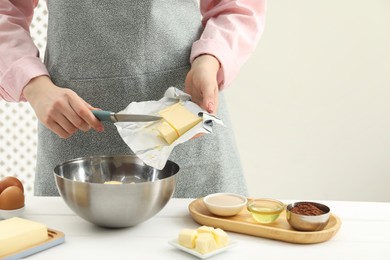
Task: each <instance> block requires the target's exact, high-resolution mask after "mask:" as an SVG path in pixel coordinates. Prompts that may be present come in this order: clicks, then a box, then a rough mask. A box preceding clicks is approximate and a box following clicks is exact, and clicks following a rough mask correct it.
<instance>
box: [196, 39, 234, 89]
mask: <svg viewBox="0 0 390 260" xmlns="http://www.w3.org/2000/svg"><path fill="white" fill-rule="evenodd" d="M202 54H210V55H213V56H214V57H216V58H217V59H218V60H219V62H220V64H221V68H220V69H219V71H218V74H217V81H218V85H219V89H220V90H222V89H224V88H225V87H226V86H228V85H229V84H230V83H231V82H232V81H233V79H234V78H235V77H236V76H237V74H238V64H236V62H235V60H236V59H235V56H234V53H233V52H232V51H231V49H230V48H229V47H228V46H226V45H225V44H223V43H221V42H218V41H217V40H214V39H201V40H198V41H196V42H194V44H193V45H192V49H191V55H190V62H191V63H192V62H193V61H194V59H195V58H196V57H198V56H199V55H202Z"/></svg>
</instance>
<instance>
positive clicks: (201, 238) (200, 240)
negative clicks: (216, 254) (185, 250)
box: [195, 233, 217, 254]
mask: <svg viewBox="0 0 390 260" xmlns="http://www.w3.org/2000/svg"><path fill="white" fill-rule="evenodd" d="M195 250H196V251H198V252H199V253H201V254H207V253H209V252H212V251H214V250H217V243H216V242H215V239H214V236H213V235H212V234H211V233H200V234H198V237H197V238H196V241H195Z"/></svg>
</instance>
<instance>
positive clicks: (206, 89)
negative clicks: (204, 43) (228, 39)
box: [184, 54, 220, 114]
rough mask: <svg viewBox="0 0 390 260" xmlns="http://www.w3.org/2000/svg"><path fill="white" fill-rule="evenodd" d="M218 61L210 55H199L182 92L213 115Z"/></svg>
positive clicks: (216, 91)
mask: <svg viewBox="0 0 390 260" xmlns="http://www.w3.org/2000/svg"><path fill="white" fill-rule="evenodd" d="M219 68H220V64H219V61H218V60H217V59H216V58H215V57H214V56H212V55H207V54H205V55H201V56H199V57H197V58H196V59H195V60H194V61H193V62H192V65H191V69H190V71H189V72H188V74H187V77H186V80H185V88H184V91H185V92H186V93H188V94H190V95H191V98H192V101H193V102H195V103H196V104H198V105H199V106H200V107H201V108H202V109H204V110H206V111H207V112H209V113H211V114H215V113H216V112H217V109H218V91H219V88H218V82H217V73H218V70H219Z"/></svg>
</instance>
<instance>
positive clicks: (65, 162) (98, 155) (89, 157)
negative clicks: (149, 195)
mask: <svg viewBox="0 0 390 260" xmlns="http://www.w3.org/2000/svg"><path fill="white" fill-rule="evenodd" d="M115 157H117V158H123V157H124V158H126V157H131V158H135V159H137V161H139V164H140V165H143V166H147V167H150V168H152V169H156V170H159V169H157V168H154V167H152V166H150V165H147V164H146V163H145V162H143V161H142V160H141V159H140V158H139V157H138V156H137V155H136V154H112V155H109V154H96V155H89V156H82V157H77V158H73V159H69V160H66V161H63V162H61V163H58V164H57V165H55V166H54V168H53V170H52V173H53V175H54V177H55V179H57V178H59V179H63V180H64V181H69V182H74V183H80V184H86V185H107V186H114V185H108V184H105V183H99V182H85V181H79V180H72V179H70V178H66V177H64V176H63V175H61V174H59V173H58V169H59V168H60V167H63V166H64V165H68V164H71V163H75V162H77V161H80V160H91V159H94V158H115ZM168 164H170V165H172V166H171V167H175V168H177V169H176V172H175V173H174V174H172V175H171V176H168V177H166V178H163V179H156V180H153V181H150V182H159V181H164V180H168V179H170V178H176V175H177V174H178V173H179V171H180V166H179V165H178V164H177V163H175V162H173V161H171V160H167V162H166V164H165V166H164V168H163V169H161V170H159V171H163V170H164V169H165V167H168ZM150 182H139V183H136V184H138V185H141V184H148V183H150ZM121 185H134V183H122V184H121Z"/></svg>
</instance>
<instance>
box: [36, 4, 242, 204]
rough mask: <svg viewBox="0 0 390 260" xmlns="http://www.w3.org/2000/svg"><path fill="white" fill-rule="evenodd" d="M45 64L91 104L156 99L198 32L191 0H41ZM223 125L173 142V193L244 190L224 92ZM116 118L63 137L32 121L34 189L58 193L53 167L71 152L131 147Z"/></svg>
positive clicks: (183, 70)
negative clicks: (44, 3) (101, 127)
mask: <svg viewBox="0 0 390 260" xmlns="http://www.w3.org/2000/svg"><path fill="white" fill-rule="evenodd" d="M48 13H49V27H48V34H47V35H48V40H47V47H46V54H45V64H46V66H47V68H48V70H49V73H50V76H51V78H52V80H53V82H54V83H55V84H56V85H57V86H61V87H66V88H70V89H72V90H74V91H75V92H76V93H77V94H78V95H80V96H81V97H82V98H83V99H85V100H86V101H87V102H89V103H90V104H91V105H93V106H95V107H99V108H102V109H105V110H111V111H120V110H123V109H124V108H125V107H126V106H128V105H129V104H130V103H131V102H133V101H146V100H158V99H160V98H161V97H162V96H163V95H164V92H165V90H166V89H167V88H169V87H170V86H174V87H177V88H179V89H183V88H184V80H185V76H186V74H187V72H188V71H189V69H190V64H189V55H190V49H191V45H192V43H193V42H194V41H196V40H197V39H198V38H199V36H200V33H201V30H202V26H201V20H200V15H199V6H198V4H197V1H196V0H148V1H145V0H126V1H119V0H116V1H115V0H114V1H112V0H110V1H109V0H66V1H64V0H48ZM218 116H219V117H221V118H222V119H223V121H224V123H225V124H226V125H227V127H226V128H225V127H222V126H217V127H214V132H213V133H212V134H208V135H204V136H203V137H201V138H198V139H196V140H190V141H188V142H186V143H184V144H181V145H179V146H177V147H176V148H175V149H174V151H173V152H172V154H171V157H170V158H169V159H170V160H171V161H173V162H176V163H177V164H178V165H179V166H180V171H179V173H178V175H177V186H176V191H175V193H174V197H186V198H197V197H202V196H205V195H207V194H209V193H214V192H234V193H240V194H243V195H245V194H246V193H247V190H246V185H245V180H244V177H243V174H242V169H241V165H240V160H239V155H238V153H237V148H236V146H235V143H234V136H233V133H232V126H231V125H230V122H229V118H228V113H227V110H226V106H225V101H224V98H223V95H220V108H219V114H218ZM131 153H132V151H131V149H130V148H129V147H128V146H127V145H126V144H125V143H124V141H123V140H122V138H121V137H120V135H119V134H118V131H117V129H116V127H115V125H113V124H111V123H107V124H105V132H104V133H97V132H95V131H93V130H91V131H89V132H87V133H84V132H82V131H78V132H77V133H76V134H75V135H73V136H71V137H70V138H68V139H61V138H59V137H58V136H57V135H56V134H54V133H53V132H51V131H50V130H48V129H47V128H45V127H44V126H43V125H42V124H40V123H39V125H38V151H37V166H36V177H35V185H34V186H35V191H34V193H35V195H37V196H53V195H54V196H55V195H57V196H58V192H57V189H56V186H55V181H54V176H53V169H54V167H55V166H56V165H58V164H60V163H62V162H64V161H67V160H70V159H74V158H79V157H84V156H90V155H117V154H131Z"/></svg>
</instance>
